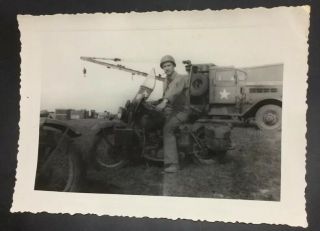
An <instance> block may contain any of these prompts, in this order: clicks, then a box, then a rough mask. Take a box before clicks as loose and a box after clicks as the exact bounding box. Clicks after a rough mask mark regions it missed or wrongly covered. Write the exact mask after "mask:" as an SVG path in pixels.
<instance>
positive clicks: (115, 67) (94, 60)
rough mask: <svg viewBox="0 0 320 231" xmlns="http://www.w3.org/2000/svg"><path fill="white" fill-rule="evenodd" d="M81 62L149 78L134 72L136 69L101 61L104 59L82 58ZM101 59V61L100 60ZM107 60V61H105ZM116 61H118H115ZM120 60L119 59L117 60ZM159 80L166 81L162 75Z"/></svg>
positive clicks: (145, 74)
mask: <svg viewBox="0 0 320 231" xmlns="http://www.w3.org/2000/svg"><path fill="white" fill-rule="evenodd" d="M80 59H81V60H83V61H86V62H91V63H95V64H99V65H102V66H105V67H107V68H112V69H115V70H120V71H125V72H129V73H131V74H132V75H140V76H143V77H147V76H148V74H147V73H145V72H142V71H138V70H134V69H131V68H128V67H125V66H123V65H120V64H117V65H116V64H112V63H107V62H105V61H101V60H103V58H95V57H84V56H81V57H80ZM99 59H100V60H99ZM104 60H105V59H104ZM114 60H115V61H116V59H114ZM117 60H118V59H117ZM155 77H156V79H157V80H159V81H164V79H165V78H163V77H161V75H157V76H155Z"/></svg>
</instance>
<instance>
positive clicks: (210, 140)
mask: <svg viewBox="0 0 320 231" xmlns="http://www.w3.org/2000/svg"><path fill="white" fill-rule="evenodd" d="M189 77H190V81H189V84H190V85H191V84H192V81H193V79H192V75H190V76H189ZM155 84H156V76H155V74H154V73H152V74H149V75H148V76H147V77H146V79H145V81H144V82H143V83H142V85H141V86H140V88H139V91H138V93H137V94H136V96H135V97H134V99H133V100H132V101H129V100H128V101H127V103H126V104H125V106H124V107H120V108H119V112H118V116H117V117H118V119H117V120H113V121H106V122H105V123H104V124H103V125H101V128H100V129H99V131H98V132H97V133H96V136H95V140H94V142H93V146H92V150H91V161H94V163H95V164H97V165H98V166H99V167H101V168H121V167H123V166H125V165H126V164H127V163H128V162H129V161H130V160H132V159H135V158H144V159H146V160H150V161H156V162H163V161H164V155H163V132H162V128H163V125H164V123H165V116H164V113H163V112H161V111H158V110H157V109H156V105H157V104H158V103H160V102H161V100H158V101H148V98H149V97H150V95H151V93H152V92H153V90H154V88H155ZM193 88H194V86H193ZM188 94H189V95H188V97H189V107H190V110H191V111H192V112H193V113H192V115H191V117H190V120H188V121H187V122H185V123H183V124H181V125H180V126H179V127H178V128H177V129H176V133H175V134H176V138H177V147H178V150H179V157H180V159H183V158H185V157H186V156H190V157H192V159H193V160H195V161H196V162H197V163H200V164H212V163H213V162H214V158H213V157H214V155H216V154H220V155H221V154H222V155H224V154H225V153H226V152H227V151H228V149H229V148H230V146H231V139H230V133H231V129H232V126H231V125H230V124H229V123H228V122H225V121H223V120H213V119H210V118H207V117H206V116H205V115H206V113H205V112H204V110H205V109H204V108H205V107H200V108H199V107H198V105H193V102H195V101H197V99H194V96H192V94H190V92H189V93H188Z"/></svg>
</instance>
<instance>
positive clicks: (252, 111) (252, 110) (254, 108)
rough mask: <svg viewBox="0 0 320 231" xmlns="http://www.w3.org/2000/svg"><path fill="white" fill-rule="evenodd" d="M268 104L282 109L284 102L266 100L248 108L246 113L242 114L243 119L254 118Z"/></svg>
mask: <svg viewBox="0 0 320 231" xmlns="http://www.w3.org/2000/svg"><path fill="white" fill-rule="evenodd" d="M267 104H274V105H277V106H279V107H282V101H281V100H279V99H265V100H262V101H259V102H257V103H256V104H254V105H252V106H251V107H250V108H248V109H247V110H246V111H245V112H243V113H242V117H244V118H250V117H254V116H255V114H256V112H257V111H258V109H259V108H261V107H262V106H264V105H267Z"/></svg>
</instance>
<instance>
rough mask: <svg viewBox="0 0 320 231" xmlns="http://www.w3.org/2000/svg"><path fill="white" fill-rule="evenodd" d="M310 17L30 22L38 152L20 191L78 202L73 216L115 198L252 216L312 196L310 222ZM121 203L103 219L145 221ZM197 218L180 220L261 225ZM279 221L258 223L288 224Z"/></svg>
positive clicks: (167, 15) (297, 13) (282, 11)
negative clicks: (240, 210) (174, 203)
mask: <svg viewBox="0 0 320 231" xmlns="http://www.w3.org/2000/svg"><path fill="white" fill-rule="evenodd" d="M308 10H309V8H308V7H279V8H273V9H264V8H257V9H237V10H226V11H209V10H207V11H190V12H146V13H135V12H131V13H126V14H92V15H90V14H86V15H52V16H20V18H18V20H19V25H20V30H21V41H22V52H21V55H22V56H21V57H22V61H21V68H22V71H21V76H22V81H21V95H22V99H21V102H22V103H21V104H20V106H21V113H22V117H21V121H20V129H21V132H23V131H24V132H25V133H24V134H25V135H21V137H20V142H26V143H28V144H26V145H24V144H22V143H20V148H26V149H24V150H25V151H23V152H22V151H21V150H19V156H18V158H19V159H18V160H19V161H18V173H17V174H18V177H17V180H18V183H17V185H16V194H19V192H21V193H20V194H19V195H20V197H19V198H22V197H23V196H21V195H24V196H25V197H27V193H26V192H24V194H23V193H22V191H21V190H22V188H28V190H27V191H30V192H32V193H34V195H35V196H36V195H37V196H39V198H43V200H44V198H45V195H48V196H50V198H51V199H52V198H53V201H54V200H55V198H59V197H60V196H61V197H68V198H70V197H74V198H77V199H74V201H73V202H72V203H71V204H72V205H70V206H68V205H65V208H66V209H64V208H61V210H62V211H61V212H67V211H70V212H81V213H83V211H84V210H83V209H84V208H85V206H87V204H89V203H90V202H89V201H90V200H92V198H95V200H97V202H96V204H99V202H98V198H109V199H108V200H111V198H113V196H114V197H116V198H117V201H119V200H120V201H121V200H122V199H121V198H123V199H124V200H131V202H133V201H134V200H136V198H139V200H153V201H158V202H159V203H161V200H162V199H163V200H174V201H177V202H178V201H179V203H188V202H187V201H189V202H190V201H191V202H190V206H194V205H193V204H197V202H198V200H200V201H202V202H201V203H204V204H206V201H210V202H209V203H211V202H212V203H218V204H219V206H218V207H219V208H220V209H222V210H223V207H224V205H223V202H224V201H226V202H228V203H229V204H233V206H235V207H237V203H239V205H240V204H241V206H246V205H248V207H247V209H248V211H249V210H250V212H248V214H249V213H257V214H259V212H256V211H258V210H256V209H257V208H258V207H255V206H260V205H270V207H272V206H273V207H272V209H270V210H266V211H265V212H267V213H272V211H275V210H278V209H279V210H280V212H281V209H280V208H282V207H281V206H282V205H285V206H288V207H290V206H293V205H291V204H290V201H296V200H300V202H298V203H297V204H296V205H294V206H296V208H295V209H296V210H295V209H293V210H291V208H290V210H291V211H293V212H292V214H298V212H297V211H300V212H301V213H302V214H303V213H304V212H305V211H304V207H302V206H304V194H303V192H304V187H305V180H304V174H305V168H304V161H305V137H304V136H305V131H306V130H305V129H306V128H305V110H306V105H305V94H306V87H307V86H306V80H307V75H306V74H307V62H306V59H307V36H308V20H309V18H308V12H309V11H308ZM24 115H27V116H29V120H26V119H25V118H27V117H24ZM23 123H25V124H27V125H23ZM28 124H29V125H28ZM294 125H296V127H295V128H294V127H293V126H294ZM24 126H29V127H30V129H31V128H32V131H33V132H31V130H30V129H27V127H24ZM290 129H291V130H290ZM27 132H28V135H26V134H27ZM300 138H302V139H300ZM298 141H301V143H299V142H298ZM31 145H32V147H31ZM31 153H32V154H31ZM28 155H29V156H28ZM27 162H28V163H27ZM22 166H24V170H21V169H22ZM19 168H21V169H19ZM19 174H20V175H19ZM19 177H21V178H24V179H27V180H26V181H24V180H20V179H19ZM293 181H295V183H297V184H295V183H294V182H293ZM20 182H22V183H20ZM290 187H297V188H298V190H296V192H294V193H293V194H290V193H291V192H292V191H293V190H291V188H290ZM289 194H290V195H289ZM82 196H83V197H82ZM135 196H138V197H135ZM150 196H151V197H150ZM85 197H86V198H91V199H88V200H86V199H80V198H85ZM17 198H18V196H17V197H16V198H15V200H16V201H22V199H19V198H18V199H17ZM64 199H66V198H64ZM41 200H42V199H41ZM101 200H103V199H101ZM184 200H186V201H184ZM16 201H14V205H16V207H17V208H18V207H19V206H18V202H16ZM68 201H69V200H68ZM70 201H72V200H70ZM70 201H69V202H70ZM15 202H16V204H15ZM167 202H168V201H166V202H165V203H167ZM101 203H102V202H101ZM137 203H138V202H137ZM146 203H148V202H146ZM152 203H154V202H152ZM255 203H257V204H255ZM259 203H266V204H260V205H259ZM268 203H270V204H268ZM22 204H23V203H22ZM27 204H28V203H27V202H24V204H23V205H22V207H23V208H24V209H23V210H24V211H26V210H28V209H27V207H28V205H27ZM39 204H40V202H39ZM52 204H53V202H52ZM75 204H77V206H75ZM90 204H91V205H90V206H93V204H94V203H90ZM72 206H75V207H83V208H81V211H80V210H77V209H74V210H72V209H71V210H72V211H71V210H68V208H71V207H72ZM114 206H115V205H112V206H110V207H111V209H110V210H108V207H104V210H103V212H102V214H110V215H113V214H116V215H119V211H121V212H120V213H121V214H122V215H129V216H130V214H131V215H132V214H134V213H133V212H128V214H126V212H123V211H131V210H132V209H134V207H131V208H130V209H127V208H125V207H121V205H119V208H117V210H115V209H114ZM127 206H128V207H129V205H128V204H127ZM177 206H178V205H177ZM180 206H181V205H180ZM183 206H184V205H182V206H181V207H180V209H183ZM250 206H252V207H250ZM279 206H280V207H279ZM60 207H64V206H62V205H60ZM150 207H152V206H151V205H150ZM263 207H264V206H262V207H260V210H259V211H260V213H261V214H262V213H263V212H262V211H261V210H263ZM39 208H40V209H30V210H31V211H49V212H58V211H57V209H53V208H48V210H46V209H45V207H44V205H41V206H40V207H39ZM148 208H149V207H148ZM190 208H191V207H189V209H190ZM194 208H196V207H194ZM227 208H230V209H231V208H232V206H231V207H228V206H227ZM265 208H266V209H268V206H267V207H265ZM113 209H114V210H113ZM149 209H150V208H149ZM180 209H178V211H180ZM211 209H213V207H211V208H210V205H209V204H208V208H206V209H205V211H210V210H211ZM142 210H143V209H142ZM92 211H93V210H92V209H90V208H89V209H88V210H87V213H90V212H92ZM144 211H147V209H145V210H144ZM243 211H245V210H243ZM162 212H163V213H165V212H166V207H165V206H164V208H163V211H162ZM162 212H157V213H155V214H158V215H152V213H150V216H156V217H157V216H160V217H166V216H164V215H159V214H163V213H162ZM282 212H283V210H282ZM138 213H139V214H143V212H138ZM196 213H197V212H191V215H190V216H188V215H183V214H182V215H181V217H180V215H179V214H178V215H177V218H190V217H192V218H194V219H196V218H198V219H199V218H200V219H206V220H212V221H213V220H221V221H229V219H230V221H244V222H248V221H249V220H250V218H233V216H230V214H228V212H226V213H225V214H224V215H225V217H226V219H222V218H219V217H218V216H215V215H213V216H212V218H208V216H210V214H209V215H208V214H206V215H199V217H196V215H195V214H196ZM203 213H206V212H203ZM98 214H101V212H100V213H98ZM139 214H137V216H139ZM192 214H193V215H192ZM200 214H201V212H200ZM244 214H245V212H244ZM144 215H146V216H149V213H146V214H144ZM287 215H288V214H287ZM168 216H169V217H168V218H172V217H174V216H171V215H168ZM219 216H220V215H219ZM221 216H222V215H221ZM237 216H238V217H241V216H240V215H239V214H238V215H236V216H235V217H237ZM243 216H244V217H246V216H245V215H243ZM270 216H271V217H272V216H273V215H270ZM274 216H277V215H276V214H275V215H274ZM288 216H290V213H289V215H288ZM293 216H294V215H293ZM248 217H249V216H248ZM272 219H273V218H270V219H269V218H267V217H264V218H262V219H261V220H259V219H253V221H251V222H255V223H257V222H258V223H259V222H264V223H273V222H274V223H286V224H289V223H290V222H288V221H287V220H288V219H287V218H281V216H279V219H278V221H277V220H276V219H274V220H272ZM304 220H305V217H304V218H301V219H298V220H296V221H292V223H294V224H295V222H297V223H299V224H303V221H304Z"/></svg>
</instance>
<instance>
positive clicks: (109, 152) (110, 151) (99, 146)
mask: <svg viewBox="0 0 320 231" xmlns="http://www.w3.org/2000/svg"><path fill="white" fill-rule="evenodd" d="M93 152H94V155H95V158H94V159H95V162H96V164H97V165H98V167H99V168H100V169H118V168H122V167H124V166H125V165H126V164H127V163H128V159H127V157H126V155H125V153H123V152H121V150H120V149H119V148H117V147H115V145H114V134H112V132H107V133H103V134H100V135H97V137H96V138H95V140H94V143H93Z"/></svg>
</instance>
